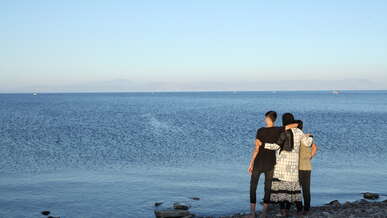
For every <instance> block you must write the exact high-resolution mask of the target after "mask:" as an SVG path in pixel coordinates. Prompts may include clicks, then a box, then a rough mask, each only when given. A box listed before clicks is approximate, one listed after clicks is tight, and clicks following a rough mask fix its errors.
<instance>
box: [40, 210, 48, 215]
mask: <svg viewBox="0 0 387 218" xmlns="http://www.w3.org/2000/svg"><path fill="white" fill-rule="evenodd" d="M41 213H42V214H43V215H45V216H47V215H48V214H50V211H48V210H43V211H42V212H41Z"/></svg>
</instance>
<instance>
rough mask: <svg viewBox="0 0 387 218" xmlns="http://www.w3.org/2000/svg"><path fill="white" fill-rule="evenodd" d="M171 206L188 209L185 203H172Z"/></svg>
mask: <svg viewBox="0 0 387 218" xmlns="http://www.w3.org/2000/svg"><path fill="white" fill-rule="evenodd" d="M173 208H175V209H177V210H188V209H189V206H188V205H185V204H180V203H174V204H173Z"/></svg>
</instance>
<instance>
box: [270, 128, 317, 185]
mask: <svg viewBox="0 0 387 218" xmlns="http://www.w3.org/2000/svg"><path fill="white" fill-rule="evenodd" d="M291 131H292V132H293V140H294V148H293V150H292V151H285V150H282V151H281V153H279V152H278V151H277V163H276V165H275V166H274V175H273V177H274V178H278V179H279V180H282V181H289V182H297V181H298V165H299V154H300V146H301V143H303V144H305V145H307V146H311V145H312V142H313V138H311V137H307V136H306V135H305V134H304V132H302V130H300V129H298V128H291ZM265 148H266V149H270V150H279V149H280V146H279V145H278V144H275V143H265Z"/></svg>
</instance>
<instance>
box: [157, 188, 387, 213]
mask: <svg viewBox="0 0 387 218" xmlns="http://www.w3.org/2000/svg"><path fill="white" fill-rule="evenodd" d="M363 197H364V198H365V199H361V200H358V201H354V202H345V203H340V202H339V201H337V200H334V201H331V202H329V203H327V204H325V205H323V206H317V207H312V208H311V210H310V212H309V213H308V214H306V215H303V216H299V215H297V212H296V211H295V209H294V207H293V209H292V210H291V212H290V216H289V217H316V218H358V217H359V218H363V217H364V218H365V217H372V218H387V200H384V201H378V202H376V201H374V200H375V199H378V198H379V195H378V194H374V193H363ZM366 199H370V200H371V201H369V200H366ZM279 213H280V211H279V208H278V207H277V206H272V207H270V209H269V211H268V213H267V214H266V217H279ZM155 215H156V218H179V217H180V218H194V217H197V218H253V217H254V216H252V215H251V214H244V213H239V214H233V215H225V216H196V215H195V214H193V213H191V212H189V206H186V207H185V206H181V205H179V204H178V203H176V204H174V205H173V208H171V209H168V210H155ZM255 217H262V214H261V212H260V211H257V213H256V216H255Z"/></svg>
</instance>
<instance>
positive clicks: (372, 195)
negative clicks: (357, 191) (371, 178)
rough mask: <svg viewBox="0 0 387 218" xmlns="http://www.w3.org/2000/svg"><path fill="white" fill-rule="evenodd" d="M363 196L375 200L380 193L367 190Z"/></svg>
mask: <svg viewBox="0 0 387 218" xmlns="http://www.w3.org/2000/svg"><path fill="white" fill-rule="evenodd" d="M363 198H365V199H372V200H375V199H378V198H379V194H377V193H371V192H366V193H363Z"/></svg>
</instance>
